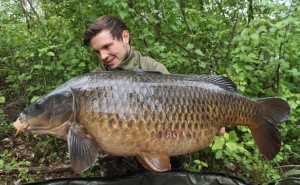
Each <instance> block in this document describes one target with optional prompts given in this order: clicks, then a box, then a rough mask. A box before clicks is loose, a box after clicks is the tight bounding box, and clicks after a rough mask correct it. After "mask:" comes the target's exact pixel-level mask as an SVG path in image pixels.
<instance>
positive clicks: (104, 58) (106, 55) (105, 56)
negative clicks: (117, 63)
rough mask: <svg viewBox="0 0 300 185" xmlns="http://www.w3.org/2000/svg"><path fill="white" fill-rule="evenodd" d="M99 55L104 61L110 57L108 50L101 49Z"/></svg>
mask: <svg viewBox="0 0 300 185" xmlns="http://www.w3.org/2000/svg"><path fill="white" fill-rule="evenodd" d="M99 57H100V59H101V60H102V61H105V60H106V59H107V57H108V53H107V52H106V51H100V56H99Z"/></svg>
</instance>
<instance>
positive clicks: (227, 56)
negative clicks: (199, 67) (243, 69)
mask: <svg viewBox="0 0 300 185" xmlns="http://www.w3.org/2000/svg"><path fill="white" fill-rule="evenodd" d="M235 14H236V19H235V22H234V25H233V27H232V30H231V32H230V39H229V42H228V46H227V48H228V50H227V54H226V64H225V68H224V72H225V71H226V69H227V68H228V66H229V63H230V52H231V47H230V46H231V41H232V39H233V37H234V33H235V29H236V25H237V23H238V19H239V11H238V10H236V12H235Z"/></svg>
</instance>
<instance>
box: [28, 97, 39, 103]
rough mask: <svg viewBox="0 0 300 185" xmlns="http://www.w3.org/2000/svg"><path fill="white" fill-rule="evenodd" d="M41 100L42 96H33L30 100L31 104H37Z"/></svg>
mask: <svg viewBox="0 0 300 185" xmlns="http://www.w3.org/2000/svg"><path fill="white" fill-rule="evenodd" d="M39 98H40V96H33V97H32V98H31V100H30V102H31V103H33V102H35V101H36V100H38V99H39Z"/></svg>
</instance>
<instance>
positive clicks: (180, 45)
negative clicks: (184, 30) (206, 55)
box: [134, 10, 195, 58]
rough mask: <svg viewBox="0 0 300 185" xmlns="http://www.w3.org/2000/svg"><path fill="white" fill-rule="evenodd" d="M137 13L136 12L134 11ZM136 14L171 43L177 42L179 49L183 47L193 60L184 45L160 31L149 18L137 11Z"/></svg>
mask: <svg viewBox="0 0 300 185" xmlns="http://www.w3.org/2000/svg"><path fill="white" fill-rule="evenodd" d="M134 11H135V10H134ZM135 13H136V14H138V15H139V16H141V17H143V18H144V19H145V20H146V21H147V23H149V24H150V25H151V26H152V27H154V28H155V29H156V30H158V31H159V32H160V33H162V34H163V35H164V36H166V37H167V38H168V39H170V40H171V41H173V42H175V43H176V44H177V45H178V46H179V47H181V48H182V49H183V50H184V51H186V52H187V53H188V54H189V55H190V56H191V57H192V58H195V57H193V55H192V53H191V52H190V51H189V50H187V49H186V48H185V47H184V46H183V45H182V44H180V43H179V42H177V41H176V40H174V39H173V38H172V37H170V36H168V35H167V34H165V33H164V32H163V31H162V30H161V29H159V28H158V27H157V26H155V25H154V24H153V23H151V22H150V21H149V20H148V18H147V17H145V16H144V15H142V14H141V13H139V12H137V11H135Z"/></svg>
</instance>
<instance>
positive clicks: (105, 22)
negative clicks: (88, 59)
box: [83, 15, 128, 46]
mask: <svg viewBox="0 0 300 185" xmlns="http://www.w3.org/2000/svg"><path fill="white" fill-rule="evenodd" d="M102 30H109V31H110V33H111V35H112V36H113V38H117V40H122V33H123V31H124V30H128V28H127V26H126V24H125V23H124V22H123V21H121V20H120V19H118V18H116V17H112V16H108V15H104V16H101V17H99V18H97V19H96V20H95V21H94V22H93V23H92V24H91V25H90V26H89V27H88V28H87V30H86V31H85V34H84V40H83V43H84V45H86V46H87V45H89V43H90V41H91V39H92V38H93V37H94V36H96V35H97V34H98V33H99V32H101V31H102Z"/></svg>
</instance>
